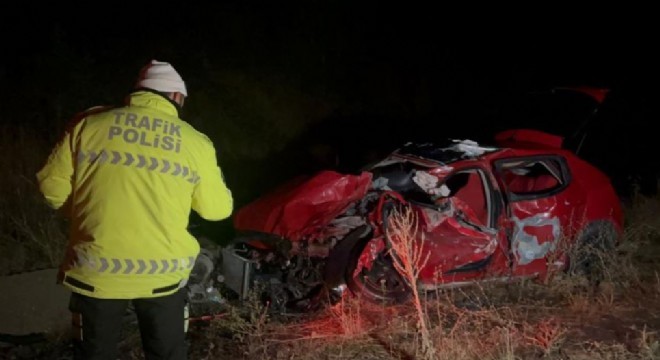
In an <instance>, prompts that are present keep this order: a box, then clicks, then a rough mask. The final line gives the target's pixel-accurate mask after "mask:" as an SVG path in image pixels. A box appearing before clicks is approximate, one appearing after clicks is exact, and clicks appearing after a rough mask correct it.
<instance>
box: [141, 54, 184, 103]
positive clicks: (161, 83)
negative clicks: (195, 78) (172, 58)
mask: <svg viewBox="0 0 660 360" xmlns="http://www.w3.org/2000/svg"><path fill="white" fill-rule="evenodd" d="M135 87H136V88H147V89H152V90H156V91H160V92H180V93H181V94H183V96H186V97H187V96H188V91H187V90H186V83H184V82H183V79H182V78H181V76H180V75H179V73H178V72H176V70H174V67H172V65H170V64H169V63H167V62H162V61H157V60H151V63H149V64H147V65H146V66H144V67H143V68H142V70H141V71H140V77H139V78H138V81H137V83H136V84H135Z"/></svg>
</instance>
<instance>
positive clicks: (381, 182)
mask: <svg viewBox="0 0 660 360" xmlns="http://www.w3.org/2000/svg"><path fill="white" fill-rule="evenodd" d="M388 182H389V180H387V178H385V177H382V176H381V177H379V178H377V179H375V180H374V181H372V182H371V188H372V189H376V190H392V189H391V188H390V187H389V186H387V183H388Z"/></svg>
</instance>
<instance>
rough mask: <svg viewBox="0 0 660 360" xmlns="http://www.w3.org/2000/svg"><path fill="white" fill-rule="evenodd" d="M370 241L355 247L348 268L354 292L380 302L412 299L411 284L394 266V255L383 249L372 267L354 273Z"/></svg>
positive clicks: (348, 275) (349, 284) (347, 282)
mask: <svg viewBox="0 0 660 360" xmlns="http://www.w3.org/2000/svg"><path fill="white" fill-rule="evenodd" d="M368 243H369V241H361V242H359V245H358V246H356V247H354V248H353V249H352V252H351V257H350V260H349V262H348V267H347V269H346V273H345V276H346V284H347V285H348V288H349V289H350V290H351V292H353V293H354V294H356V295H358V296H361V297H363V298H365V299H367V300H369V301H371V302H373V303H378V304H402V303H405V302H407V301H408V300H410V297H411V296H412V292H411V289H410V286H409V285H408V284H407V283H406V281H405V280H404V279H403V277H402V276H401V274H399V273H398V272H397V271H396V269H395V268H394V264H393V262H392V257H391V256H390V255H389V254H387V251H383V252H381V253H380V254H378V255H377V258H376V259H375V260H374V262H373V265H372V267H371V269H366V268H363V269H362V270H361V271H360V273H359V274H354V273H355V269H356V268H357V265H358V261H359V259H360V255H362V252H363V251H364V249H365V248H366V247H367V244H368Z"/></svg>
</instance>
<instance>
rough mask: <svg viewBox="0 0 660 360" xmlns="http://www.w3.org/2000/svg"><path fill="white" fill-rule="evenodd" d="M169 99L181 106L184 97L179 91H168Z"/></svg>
mask: <svg viewBox="0 0 660 360" xmlns="http://www.w3.org/2000/svg"><path fill="white" fill-rule="evenodd" d="M168 97H169V98H170V100H172V101H174V102H175V103H177V104H178V105H179V106H180V107H183V103H184V102H185V101H186V97H185V96H184V95H183V94H182V93H180V92H171V93H168Z"/></svg>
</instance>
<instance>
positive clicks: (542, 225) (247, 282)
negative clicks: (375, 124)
mask: <svg viewBox="0 0 660 360" xmlns="http://www.w3.org/2000/svg"><path fill="white" fill-rule="evenodd" d="M495 140H496V141H495V142H494V144H496V145H495V146H480V145H479V144H477V143H475V142H473V141H469V140H464V141H457V140H452V141H450V142H449V143H448V144H447V145H445V146H437V145H433V144H429V143H424V144H415V143H409V144H405V145H404V146H402V147H401V148H399V149H397V150H396V151H394V152H393V153H391V154H390V155H389V156H387V157H386V158H385V159H383V160H382V161H380V162H378V163H375V164H372V165H370V166H368V167H367V168H365V170H364V171H363V172H361V173H359V174H340V173H337V172H334V171H321V172H319V173H316V174H315V175H313V176H310V177H304V178H299V179H295V180H293V181H291V182H290V183H287V184H285V185H283V186H281V187H280V188H277V189H276V190H274V191H273V192H271V193H270V194H267V195H266V196H264V197H262V198H260V199H258V200H256V201H254V202H252V203H250V204H248V205H246V206H245V207H243V208H241V209H239V210H238V211H237V213H236V215H235V217H234V226H235V229H236V231H237V233H238V234H240V236H238V237H237V238H236V239H234V241H233V242H232V243H231V244H230V245H229V246H227V247H225V248H223V249H221V260H220V263H221V266H220V268H221V269H220V271H221V273H222V276H223V278H224V286H225V287H227V288H228V289H231V290H232V291H233V292H235V293H236V294H238V295H239V296H240V297H241V298H245V297H247V296H248V294H249V293H250V291H252V290H253V289H255V288H257V287H258V289H259V291H260V294H262V296H263V297H265V298H266V299H267V300H268V301H269V302H270V304H271V306H272V307H274V308H276V309H280V310H286V309H287V308H290V307H296V306H303V307H305V306H310V304H312V303H314V302H316V301H319V299H321V298H323V299H330V301H336V300H337V299H338V298H340V297H341V296H342V295H343V294H344V293H345V291H346V290H347V289H348V290H350V292H351V293H354V294H360V295H361V296H364V297H366V298H368V299H372V300H376V301H379V302H382V301H388V302H390V301H391V302H398V301H403V300H405V299H406V298H407V297H408V296H409V294H410V291H409V290H410V288H409V284H407V283H406V281H404V280H403V278H402V277H401V275H400V274H399V273H397V271H396V270H395V269H394V267H393V265H392V258H391V256H392V255H391V254H390V252H389V251H388V246H387V241H386V240H385V239H384V237H385V236H386V233H387V230H386V229H385V227H386V226H387V224H388V221H387V219H388V217H389V216H392V210H393V209H394V208H396V207H401V206H406V207H409V208H411V209H412V210H413V212H414V214H415V215H416V218H417V219H418V220H417V221H418V228H419V230H418V232H417V241H419V242H420V243H421V246H422V248H423V251H424V253H425V254H428V261H427V262H426V263H425V265H424V267H423V268H422V269H421V273H420V276H419V279H418V284H417V286H418V287H419V288H420V289H422V290H435V289H438V288H446V287H455V286H461V285H467V284H472V283H474V282H481V281H509V280H515V279H523V278H539V277H544V276H546V275H548V274H549V273H551V272H552V271H557V270H560V271H562V270H566V269H568V268H569V266H571V265H575V264H577V262H578V261H579V260H580V259H572V258H571V256H570V252H569V251H567V249H568V248H569V247H571V246H572V245H576V244H577V245H580V244H593V243H595V242H598V243H599V244H601V245H607V244H609V245H611V244H614V243H615V242H616V241H617V239H618V236H619V235H620V234H621V231H622V227H623V217H622V210H621V208H620V202H619V199H618V197H617V195H616V193H615V191H614V189H613V188H612V186H611V184H610V181H609V179H608V178H607V177H606V176H605V175H604V174H603V173H602V172H601V171H599V170H598V169H597V168H595V167H594V166H592V165H590V164H588V163H587V162H585V161H584V160H582V159H580V158H578V157H577V156H576V155H574V154H573V153H572V152H570V151H568V150H565V149H562V138H561V137H557V136H554V135H550V134H547V133H543V132H540V131H535V130H526V129H518V130H508V131H504V132H501V133H499V134H497V136H496V137H495ZM606 243H607V244H606Z"/></svg>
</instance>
